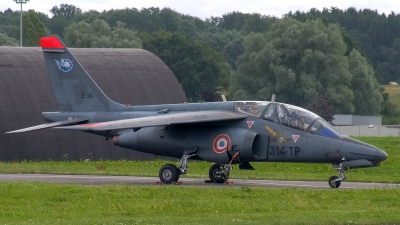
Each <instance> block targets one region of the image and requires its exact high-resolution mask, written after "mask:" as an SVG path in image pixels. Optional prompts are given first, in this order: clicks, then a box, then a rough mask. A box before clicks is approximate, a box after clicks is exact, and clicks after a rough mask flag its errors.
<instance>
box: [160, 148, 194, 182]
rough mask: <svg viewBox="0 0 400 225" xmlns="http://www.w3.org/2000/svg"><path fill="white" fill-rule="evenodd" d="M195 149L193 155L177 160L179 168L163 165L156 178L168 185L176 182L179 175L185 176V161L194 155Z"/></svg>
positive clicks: (183, 156)
mask: <svg viewBox="0 0 400 225" xmlns="http://www.w3.org/2000/svg"><path fill="white" fill-rule="evenodd" d="M196 152H197V149H196V151H195V152H194V153H193V154H189V155H182V157H181V159H180V160H179V168H178V167H176V166H175V165H173V164H165V165H164V166H162V167H161V169H160V172H159V173H158V176H159V177H160V180H161V182H163V183H166V184H170V183H172V182H177V181H178V180H179V176H180V175H181V174H186V172H187V171H186V170H187V160H188V158H190V157H192V156H194V155H196Z"/></svg>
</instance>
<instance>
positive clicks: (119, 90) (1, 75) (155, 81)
mask: <svg viewBox="0 0 400 225" xmlns="http://www.w3.org/2000/svg"><path fill="white" fill-rule="evenodd" d="M70 51H71V53H72V54H74V56H75V57H76V59H77V60H78V61H79V62H80V63H81V64H82V66H83V67H84V68H85V69H86V71H88V73H89V74H90V75H91V76H92V78H93V79H94V80H95V81H96V83H97V84H98V85H99V86H100V88H101V89H102V90H103V91H104V93H105V94H106V95H107V96H108V97H110V98H111V99H113V100H114V101H116V102H119V103H122V104H126V103H129V104H131V105H142V104H166V103H183V102H185V101H187V100H186V97H185V94H184V92H183V90H182V87H181V85H180V84H179V82H178V80H177V79H176V77H175V75H174V74H173V73H172V71H171V70H170V69H169V68H168V66H167V65H165V64H164V62H163V61H162V60H161V59H159V58H158V57H157V56H156V55H154V54H152V53H150V52H148V51H145V50H142V49H73V48H72V49H70ZM51 111H58V108H57V104H56V101H55V97H54V93H53V90H52V86H51V83H50V78H49V76H48V73H47V69H46V65H45V62H44V58H43V53H42V50H41V48H20V47H0V133H1V134H0V161H17V160H18V161H21V160H39V161H41V160H56V161H57V160H81V159H93V160H99V159H111V160H116V159H130V160H143V159H153V158H154V156H153V155H149V154H146V153H140V152H136V151H131V150H127V149H122V148H119V147H114V146H113V145H112V144H111V142H110V141H106V140H105V139H104V138H101V137H98V136H95V135H90V134H86V133H83V132H73V131H59V130H54V129H53V130H52V129H45V130H39V131H33V132H30V133H22V134H13V135H4V132H7V131H10V130H15V129H19V128H24V127H28V126H34V125H39V124H43V123H45V121H44V120H43V119H42V116H41V113H42V112H51Z"/></svg>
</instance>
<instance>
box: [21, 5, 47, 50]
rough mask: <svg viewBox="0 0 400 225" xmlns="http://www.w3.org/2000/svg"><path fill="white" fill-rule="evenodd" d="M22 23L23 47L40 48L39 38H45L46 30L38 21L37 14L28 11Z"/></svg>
mask: <svg viewBox="0 0 400 225" xmlns="http://www.w3.org/2000/svg"><path fill="white" fill-rule="evenodd" d="M22 23H23V46H26V47H34V46H40V45H39V38H41V37H45V36H47V29H46V27H45V26H44V24H43V23H42V22H41V21H40V20H39V17H38V14H37V13H36V12H35V11H34V10H29V11H28V12H27V13H25V14H24V15H23V21H22ZM18 33H19V32H18ZM18 35H19V34H18Z"/></svg>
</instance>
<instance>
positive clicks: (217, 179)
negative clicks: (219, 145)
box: [208, 164, 232, 184]
mask: <svg viewBox="0 0 400 225" xmlns="http://www.w3.org/2000/svg"><path fill="white" fill-rule="evenodd" d="M231 170H232V166H231V165H229V164H228V165H220V164H214V165H212V166H211V168H210V171H209V172H208V176H209V177H210V180H211V181H212V182H214V183H218V184H222V183H225V182H227V181H228V179H229V174H230V172H231Z"/></svg>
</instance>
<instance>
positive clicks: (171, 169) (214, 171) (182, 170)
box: [158, 149, 239, 184]
mask: <svg viewBox="0 0 400 225" xmlns="http://www.w3.org/2000/svg"><path fill="white" fill-rule="evenodd" d="M196 152H197V149H196V151H194V152H193V153H192V154H188V155H182V157H181V159H180V160H179V167H176V166H175V165H173V164H165V165H164V166H162V167H161V169H160V172H159V173H158V176H159V177H160V180H161V182H163V183H165V184H170V183H172V182H177V181H178V180H179V176H180V175H181V174H186V172H187V160H188V158H190V157H192V156H195V155H196ZM238 155H239V153H236V154H235V155H234V157H233V158H235V157H236V156H238ZM233 158H232V159H231V161H230V162H229V164H227V165H222V164H214V165H212V166H211V168H210V171H209V173H208V174H209V177H210V179H211V181H212V182H214V183H225V182H227V181H228V179H229V174H230V172H231V170H232V161H233Z"/></svg>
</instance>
